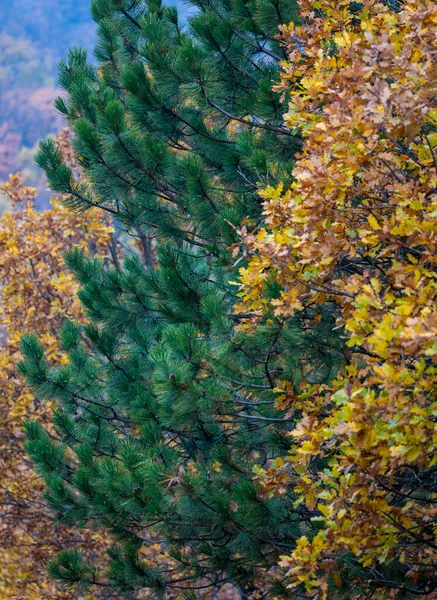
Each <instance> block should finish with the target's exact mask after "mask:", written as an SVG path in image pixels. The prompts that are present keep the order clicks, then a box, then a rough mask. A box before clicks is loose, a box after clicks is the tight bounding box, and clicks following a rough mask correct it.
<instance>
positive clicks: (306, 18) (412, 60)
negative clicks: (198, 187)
mask: <svg viewBox="0 0 437 600" xmlns="http://www.w3.org/2000/svg"><path fill="white" fill-rule="evenodd" d="M300 6H301V10H302V12H301V16H302V20H303V21H302V22H303V25H302V26H300V27H296V28H293V26H290V27H284V28H283V31H282V37H283V41H284V44H285V47H286V49H287V51H288V59H287V61H286V62H284V64H283V72H282V78H281V83H280V84H279V85H278V87H277V89H278V90H280V91H282V93H283V94H288V95H289V100H290V104H289V111H288V113H287V114H286V115H285V120H286V123H287V125H288V127H289V128H290V129H292V130H296V131H297V130H298V131H301V132H302V134H303V137H304V145H303V149H302V152H301V155H300V157H299V160H298V162H297V164H296V167H295V169H294V173H293V175H294V183H293V184H292V185H291V186H289V187H285V186H283V185H275V186H271V187H268V188H267V189H265V190H264V191H263V194H262V195H263V198H264V199H265V205H264V210H265V227H264V228H263V229H261V230H258V231H257V232H255V233H254V234H248V233H247V232H246V231H243V234H244V235H245V242H246V244H247V245H248V247H249V251H250V253H251V258H250V262H249V265H248V267H247V269H243V270H242V271H241V276H242V281H243V289H242V293H241V297H242V310H243V311H245V312H247V311H248V310H250V311H252V312H253V313H254V314H255V315H263V314H266V313H267V314H269V311H270V314H271V311H274V314H275V315H276V316H280V317H289V316H291V315H293V314H294V313H295V312H296V311H303V312H307V313H311V314H312V315H313V319H314V322H317V320H318V319H320V318H321V316H322V314H323V313H324V311H328V310H329V311H332V310H334V311H335V314H336V315H337V326H338V328H341V329H342V330H343V331H344V335H345V336H347V338H348V347H349V351H348V353H347V361H348V365H347V367H346V368H345V369H343V370H342V371H341V372H340V373H339V375H338V377H337V378H336V380H335V381H333V382H332V384H330V385H328V386H313V387H311V386H310V385H303V386H301V387H300V388H299V389H296V387H295V386H294V385H293V381H290V382H289V383H284V384H282V385H281V386H280V388H279V389H278V390H277V392H278V395H279V396H278V398H279V400H278V403H279V404H280V406H281V408H283V407H284V406H286V407H287V408H288V409H289V414H290V415H292V416H293V417H294V418H295V420H296V426H295V429H294V431H293V432H292V434H291V436H290V452H289V456H288V457H287V458H286V460H285V463H284V464H283V465H282V461H280V463H279V464H276V465H275V468H270V469H266V470H264V471H263V472H261V473H259V475H258V477H259V479H260V482H261V484H262V485H263V486H264V490H265V493H266V494H271V495H274V494H282V493H287V490H288V489H291V488H293V489H297V491H298V492H299V494H300V499H299V501H298V502H300V503H303V504H304V505H306V506H307V507H308V508H310V509H311V510H313V511H314V515H315V516H314V519H313V521H312V524H313V525H312V527H311V528H310V529H309V532H308V535H307V536H303V537H302V538H301V539H300V540H298V542H297V547H296V549H295V550H294V551H292V552H290V553H289V554H288V555H285V556H284V557H283V558H282V562H281V565H282V567H283V569H284V571H285V575H286V577H287V581H288V582H289V585H290V586H291V588H292V589H294V588H296V589H301V588H302V587H303V588H304V589H305V592H306V594H307V595H309V596H311V597H316V598H327V597H329V598H331V597H335V594H336V593H339V591H340V590H341V589H342V586H343V585H344V582H345V580H344V577H346V576H347V575H348V573H350V571H351V569H352V567H353V568H356V570H357V572H359V575H358V576H357V577H356V579H354V580H353V581H352V583H351V584H350V585H351V588H350V591H349V594H350V595H349V597H355V596H357V597H370V596H371V595H372V593H380V592H381V590H382V591H383V590H385V592H381V593H383V595H382V596H378V597H384V598H387V597H397V595H399V597H401V595H402V597H405V594H413V595H416V594H417V595H422V596H423V595H427V594H432V593H433V592H434V593H435V590H436V589H437V573H436V564H437V544H436V540H437V508H436V502H437V494H436V492H437V480H436V473H437V425H436V422H437V401H436V397H435V390H436V388H437V342H436V340H437V279H436V265H437V221H436V217H437V101H436V98H437V37H436V35H435V32H436V25H437V2H435V1H434V0H414V1H406V2H405V3H394V2H385V3H381V2H375V1H373V0H364V1H363V2H361V3H350V2H349V1H345V0H335V1H334V0H319V1H317V2H312V1H310V0H302V1H301V2H300ZM272 281H275V282H276V283H277V284H279V286H280V288H279V289H280V290H281V291H280V293H277V294H276V295H275V294H272V293H271V290H272ZM275 289H276V288H275ZM363 588H364V590H365V591H363ZM369 590H370V591H369ZM378 590H379V591H378ZM367 594H369V595H367ZM299 597H300V596H299ZM372 597H373V596H372ZM375 597H376V596H375ZM427 597H430V598H431V597H432V598H434V597H435V596H434V595H430V596H427Z"/></svg>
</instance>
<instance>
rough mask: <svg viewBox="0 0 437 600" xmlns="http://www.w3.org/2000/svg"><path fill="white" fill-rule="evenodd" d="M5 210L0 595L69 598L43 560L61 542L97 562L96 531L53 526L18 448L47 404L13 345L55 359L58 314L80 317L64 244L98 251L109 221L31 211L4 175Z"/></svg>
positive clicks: (28, 197) (102, 251) (106, 241)
mask: <svg viewBox="0 0 437 600" xmlns="http://www.w3.org/2000/svg"><path fill="white" fill-rule="evenodd" d="M2 191H3V193H4V194H5V195H6V196H7V197H8V198H9V199H10V201H11V210H10V211H8V212H5V213H3V214H2V215H1V219H0V293H1V301H0V326H1V347H0V367H1V368H0V504H1V510H0V541H1V543H0V599H1V600H10V599H11V598H20V599H23V600H30V599H35V598H50V599H55V598H70V597H71V594H70V593H68V592H64V591H60V590H56V588H55V587H54V584H53V583H52V582H50V581H49V579H48V575H47V574H46V562H47V560H48V559H50V558H51V557H52V556H53V554H54V553H56V552H58V551H59V550H60V549H63V548H65V547H75V545H76V544H77V543H81V544H82V545H85V546H86V547H87V549H88V551H89V553H90V555H92V556H94V557H96V558H98V559H99V560H102V559H103V556H104V551H103V548H102V546H101V543H100V541H99V535H98V534H97V533H96V532H94V533H93V532H89V531H88V532H85V531H77V530H73V529H71V528H67V527H64V526H60V525H57V524H56V523H55V522H54V519H53V516H52V515H50V513H49V511H48V510H47V508H46V507H45V506H44V504H43V502H42V489H43V486H42V484H41V481H40V479H39V478H38V477H37V476H36V474H35V473H34V472H33V471H32V467H31V465H30V461H29V459H28V458H27V456H26V454H25V452H24V450H23V442H24V433H23V429H22V424H23V419H25V418H30V417H32V418H38V419H39V420H40V421H41V422H42V423H44V424H45V425H46V426H47V427H49V422H50V413H51V407H50V406H49V405H47V404H43V403H40V402H39V401H38V398H34V397H33V396H32V394H31V393H30V392H29V390H28V389H27V388H26V386H25V385H24V382H23V381H22V380H21V379H20V378H19V377H18V376H17V373H16V365H17V362H18V361H19V360H20V349H19V342H20V338H21V336H22V335H23V334H25V333H29V332H36V333H38V335H39V336H40V337H41V340H42V341H43V343H44V344H45V346H46V348H47V350H48V353H49V355H50V357H51V359H52V360H53V361H54V362H57V363H62V362H63V360H64V357H63V355H62V353H61V352H60V351H59V349H58V345H57V337H56V336H57V333H58V331H59V329H60V327H61V325H62V323H63V322H64V320H65V319H67V318H68V319H74V320H78V321H83V320H84V314H83V311H82V308H81V305H80V302H79V300H78V298H77V290H78V284H77V283H76V282H75V281H74V279H73V276H72V275H71V274H70V273H69V272H68V271H67V270H66V267H65V266H64V260H63V255H64V253H65V252H66V251H67V250H68V249H70V248H72V247H77V246H78V247H80V248H82V249H83V250H84V251H85V252H86V253H92V254H93V255H99V256H106V255H107V254H108V246H109V245H110V244H112V243H113V241H112V238H111V234H112V231H113V229H112V226H111V224H110V222H109V221H108V219H106V218H105V217H103V216H102V214H101V213H99V212H97V211H96V212H88V213H87V214H86V215H77V214H73V213H71V212H69V211H68V210H67V209H65V208H64V207H62V206H61V204H60V203H59V202H57V201H53V208H52V209H51V210H47V211H44V212H37V211H36V210H35V206H34V199H35V197H36V193H35V190H34V189H33V188H30V187H27V186H25V185H24V184H23V180H22V178H21V176H20V175H12V176H11V177H10V179H9V181H8V182H6V183H5V184H4V185H3V187H2Z"/></svg>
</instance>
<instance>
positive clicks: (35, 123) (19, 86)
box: [0, 0, 186, 190]
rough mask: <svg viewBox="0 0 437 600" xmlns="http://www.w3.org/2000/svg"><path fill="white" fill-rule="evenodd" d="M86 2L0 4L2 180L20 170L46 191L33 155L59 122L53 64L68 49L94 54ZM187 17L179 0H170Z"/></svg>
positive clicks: (10, 0) (6, 0)
mask: <svg viewBox="0 0 437 600" xmlns="http://www.w3.org/2000/svg"><path fill="white" fill-rule="evenodd" d="M89 4H90V2H89V0H0V182H1V181H4V180H5V179H7V178H8V176H9V174H10V173H13V172H16V171H22V172H23V173H24V174H25V175H26V176H27V178H28V179H29V180H30V182H31V183H32V184H33V185H35V186H36V187H38V188H39V189H40V190H44V188H45V184H44V181H43V179H42V176H41V173H39V172H38V170H37V169H36V167H35V166H34V164H33V160H32V156H33V153H34V151H35V147H36V145H37V143H38V141H39V140H40V139H42V138H44V137H46V136H47V135H49V134H54V133H56V132H57V131H58V130H59V129H60V128H61V127H62V126H63V121H62V119H61V118H60V116H59V115H57V114H56V112H55V110H54V109H53V106H52V103H53V99H54V98H55V97H56V96H57V94H58V91H57V64H58V63H59V61H60V60H61V59H63V58H65V57H66V55H67V52H68V49H69V47H71V46H82V47H85V48H86V49H87V50H88V51H89V52H90V54H91V55H92V50H93V47H94V40H95V24H94V23H93V21H92V19H91V17H90V11H89ZM169 4H172V5H174V6H178V8H179V10H180V11H181V14H185V13H186V8H185V6H184V3H183V0H169Z"/></svg>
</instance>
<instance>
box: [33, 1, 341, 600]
mask: <svg viewBox="0 0 437 600" xmlns="http://www.w3.org/2000/svg"><path fill="white" fill-rule="evenodd" d="M191 5H192V6H193V8H195V10H194V11H192V13H191V14H192V16H191V17H190V19H189V20H188V22H186V23H184V22H181V21H180V19H179V18H178V14H177V11H176V9H174V8H171V7H166V6H164V5H162V4H161V2H160V1H159V0H148V1H146V0H93V3H92V12H93V16H94V19H95V20H96V21H97V23H98V28H99V29H98V44H97V47H96V52H95V54H96V57H97V59H98V61H99V65H98V67H97V68H94V67H93V66H92V65H91V64H90V63H88V62H87V57H86V54H85V52H83V51H80V50H73V51H71V53H70V56H69V59H68V63H66V64H62V65H61V68H60V82H61V85H62V86H63V88H64V89H65V91H66V96H65V97H63V98H62V99H59V100H58V101H57V107H58V109H59V110H61V112H63V113H64V114H65V115H66V117H67V119H68V121H69V123H70V125H71V127H72V128H73V130H74V133H75V145H76V150H77V154H78V156H79V158H80V161H81V164H82V166H83V168H84V171H85V174H86V177H85V178H84V179H83V180H82V181H81V182H77V181H75V179H74V177H73V174H72V173H71V171H70V170H69V168H68V167H67V166H66V165H64V164H62V161H61V158H60V156H59V154H58V152H57V150H56V148H55V146H54V144H53V143H52V142H51V141H50V140H49V141H46V142H44V143H43V144H41V149H40V152H39V155H38V163H39V164H40V165H41V166H42V167H43V168H44V169H45V171H46V174H47V177H48V180H49V182H50V185H51V187H52V189H53V190H55V191H57V192H62V193H63V194H66V202H67V204H68V205H69V206H70V207H71V208H72V209H75V210H87V209H88V208H89V207H91V206H98V207H101V209H102V210H105V211H108V212H109V213H111V214H113V215H114V218H116V220H117V222H118V223H119V224H120V227H122V228H123V229H124V230H125V231H126V232H128V233H129V234H130V235H132V236H134V237H135V238H136V239H138V240H139V242H140V243H141V244H142V252H139V253H138V254H134V253H131V254H130V255H128V256H127V258H126V259H125V261H124V263H123V264H122V265H121V266H119V267H117V268H115V267H114V268H112V269H110V268H108V267H107V266H106V265H105V263H104V262H102V261H99V260H91V259H89V258H86V257H85V256H83V255H82V254H80V253H79V252H76V251H74V252H72V253H70V254H69V255H68V256H67V262H68V265H69V267H70V268H71V269H72V270H73V271H74V273H75V274H76V277H77V278H78V280H79V281H80V283H81V284H82V290H81V292H80V298H81V301H82V303H83V305H84V306H85V307H86V310H87V313H88V317H89V321H90V324H89V325H88V326H86V327H84V328H80V327H79V326H77V325H75V324H67V325H66V326H65V327H64V329H63V331H62V332H61V334H60V343H61V345H62V348H63V349H64V350H65V352H66V353H67V354H68V357H69V362H68V364H67V365H66V366H62V367H59V368H56V369H54V368H52V367H51V366H50V365H49V364H48V363H47V361H46V359H45V357H44V350H43V348H42V347H41V346H40V344H39V342H38V341H37V340H36V339H35V338H33V337H29V338H26V339H25V340H24V341H23V351H24V355H25V360H24V361H23V363H22V365H21V370H22V372H23V373H24V374H25V375H26V377H27V378H28V380H29V382H30V384H31V385H32V387H33V389H34V391H35V393H36V394H37V395H38V396H39V397H40V398H42V399H53V398H54V399H56V400H57V409H56V410H55V412H54V417H53V420H54V426H55V430H56V436H52V435H49V434H48V433H46V432H45V431H44V430H43V429H42V428H41V427H39V426H37V425H35V424H34V423H28V424H27V435H28V438H29V441H28V444H27V448H28V451H29V453H30V456H31V457H32V459H33V461H34V463H35V465H36V469H37V471H38V472H39V473H40V474H41V475H42V476H43V477H44V478H45V481H46V483H47V491H46V501H47V503H48V505H49V507H50V508H51V510H52V511H53V512H54V514H55V515H56V518H57V519H58V520H59V521H61V522H63V523H73V524H75V526H80V527H96V528H99V527H100V528H104V529H105V530H106V531H108V532H109V533H110V534H111V536H112V539H113V544H112V545H111V547H109V548H108V554H109V556H110V564H109V568H108V569H107V570H105V571H103V570H102V569H99V568H98V567H96V566H95V565H91V564H85V563H84V561H83V558H82V556H81V553H80V550H77V549H75V550H74V551H70V550H67V551H65V552H63V553H61V554H60V555H59V557H58V559H57V560H56V561H55V562H54V563H52V564H51V565H50V572H51V574H52V575H53V576H54V577H56V578H57V579H58V580H59V581H60V582H61V583H63V584H64V585H67V586H71V585H77V586H79V589H80V590H87V589H90V588H92V589H94V588H93V586H97V589H101V588H103V589H105V590H106V589H109V590H111V591H113V592H114V593H116V594H120V595H121V596H122V597H138V595H141V594H144V593H145V591H147V590H148V592H149V593H150V594H152V596H153V597H158V598H161V597H166V594H167V593H168V592H170V591H174V590H177V589H179V590H181V592H180V593H181V595H182V596H183V594H185V596H183V597H186V598H197V597H198V598H202V597H206V596H205V594H206V593H208V590H210V589H215V588H216V587H218V586H220V585H221V584H222V583H224V582H231V583H232V584H233V585H235V586H236V587H238V588H240V589H241V590H243V591H244V593H245V594H248V593H250V592H252V591H254V590H256V589H262V590H264V591H263V593H264V594H265V596H264V597H274V596H278V597H284V598H286V597H289V596H288V593H289V592H288V591H287V590H286V589H285V588H284V586H283V585H282V583H281V576H280V574H279V573H277V572H276V570H275V565H276V564H277V561H278V560H279V556H280V555H281V554H282V553H284V551H290V549H292V548H293V547H294V544H295V541H296V539H297V538H299V537H300V535H301V534H302V532H303V531H304V530H305V531H308V528H309V527H315V526H317V524H316V523H311V522H310V520H309V519H310V518H311V517H312V516H313V514H312V513H310V512H309V511H307V510H306V509H305V507H302V506H299V507H298V508H296V506H295V501H296V497H294V496H293V494H287V495H281V496H280V497H278V498H275V497H271V498H270V497H269V498H267V497H263V496H261V494H260V493H259V490H258V489H257V484H256V481H254V469H255V470H256V468H257V467H264V468H266V467H267V466H268V465H270V464H271V461H273V460H275V459H276V458H277V457H282V456H285V455H286V453H287V449H288V447H289V444H290V437H289V436H290V431H291V430H292V427H293V417H290V415H286V414H284V413H283V412H281V411H280V410H277V409H276V408H275V392H274V389H275V387H276V386H277V385H278V383H279V382H280V381H281V380H282V379H287V380H292V381H293V382H294V383H295V385H296V389H297V388H298V387H299V384H300V383H301V381H302V380H307V381H311V382H314V383H320V382H327V381H329V380H330V379H332V377H333V376H334V375H335V373H336V371H337V370H338V367H339V366H340V365H341V364H342V363H343V361H344V352H343V341H342V337H341V332H339V331H338V330H334V329H333V325H334V322H335V319H334V314H333V312H332V310H331V309H330V307H329V306H328V307H326V310H325V312H324V317H323V318H322V319H321V320H320V322H318V323H317V324H316V325H314V323H312V315H311V314H309V313H308V312H307V313H305V314H300V315H298V316H296V317H295V318H294V319H292V320H289V321H288V322H284V321H283V320H282V319H280V318H277V317H273V315H269V319H268V320H266V321H265V322H264V323H263V324H262V325H261V326H259V327H257V328H256V330H255V331H254V332H253V331H251V332H250V333H249V332H247V331H246V330H245V329H244V328H242V327H241V326H239V325H241V322H242V320H243V319H244V318H246V317H247V315H242V314H239V313H238V311H237V310H236V309H235V305H236V304H237V302H238V297H237V293H238V287H237V286H236V285H235V284H234V283H233V281H235V280H237V279H238V269H239V268H240V267H241V266H243V265H244V256H243V255H236V254H235V252H232V250H231V248H230V247H231V246H232V245H234V244H236V242H238V233H237V229H238V228H239V227H240V226H241V225H242V224H243V223H244V224H245V225H246V226H247V227H248V228H250V227H254V226H256V224H257V223H258V222H259V220H260V219H261V212H262V204H261V200H260V198H259V196H258V193H257V192H258V189H259V188H260V186H261V187H262V186H265V185H266V184H269V183H274V182H278V181H284V182H287V181H289V178H290V173H291V171H292V165H293V158H294V156H295V154H296V152H297V151H298V149H299V143H300V142H299V139H298V138H296V137H295V136H293V135H291V134H290V132H289V131H288V130H286V129H285V127H284V125H283V122H282V116H281V115H282V114H283V113H284V112H285V106H284V105H283V103H282V99H281V97H280V96H279V95H278V94H276V93H274V92H273V91H272V82H274V81H276V80H277V79H278V69H279V62H280V61H281V60H282V58H283V54H282V49H281V46H280V44H279V43H278V41H277V39H276V35H277V32H278V27H279V25H280V24H282V23H287V22H290V21H291V20H296V19H297V18H298V17H297V8H296V3H295V2H294V0H233V1H232V2H230V1H229V0H195V1H193V2H192V3H191ZM151 240H154V241H153V244H152V243H151ZM152 246H153V251H152ZM271 293H272V296H274V295H275V294H278V290H277V289H275V288H274V287H273V286H272V290H271ZM151 531H152V532H153V533H154V535H155V534H156V535H159V538H160V540H162V543H163V544H164V546H165V548H166V549H167V550H168V552H169V553H170V554H171V556H172V557H173V560H174V564H175V568H174V569H173V570H171V571H168V572H162V569H160V566H159V564H156V565H154V566H153V567H152V568H151V567H150V566H147V564H146V562H145V561H144V560H143V554H142V549H143V548H144V547H145V546H147V544H148V543H149V542H148V540H149V535H148V532H151ZM190 590H191V592H190ZM193 593H194V594H195V595H194V596H193V595H192V594H193ZM190 594H191V595H190ZM141 597H143V596H142V595H141Z"/></svg>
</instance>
